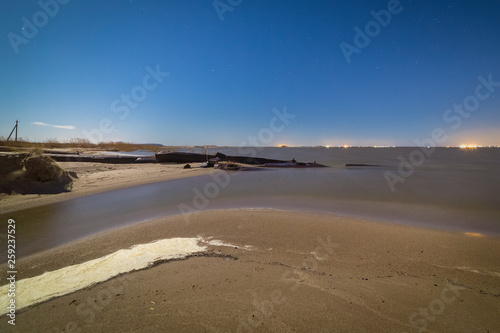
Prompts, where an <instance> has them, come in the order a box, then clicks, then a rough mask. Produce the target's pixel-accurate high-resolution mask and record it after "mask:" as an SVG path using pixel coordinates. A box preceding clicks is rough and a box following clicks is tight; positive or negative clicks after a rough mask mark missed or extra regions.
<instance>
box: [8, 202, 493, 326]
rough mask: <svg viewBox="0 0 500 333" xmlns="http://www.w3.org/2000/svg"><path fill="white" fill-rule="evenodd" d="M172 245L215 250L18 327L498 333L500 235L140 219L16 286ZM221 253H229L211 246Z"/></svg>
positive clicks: (261, 219)
mask: <svg viewBox="0 0 500 333" xmlns="http://www.w3.org/2000/svg"><path fill="white" fill-rule="evenodd" d="M176 237H191V238H194V237H202V238H205V239H208V238H209V237H213V239H217V240H220V241H221V243H218V242H212V243H211V244H208V245H206V246H207V247H206V250H205V254H206V255H205V256H198V257H191V258H189V259H186V260H179V261H170V262H164V263H162V264H160V265H157V266H154V267H152V268H148V269H146V270H141V271H136V272H132V273H127V274H124V275H120V276H118V277H116V278H113V279H111V280H109V281H106V282H103V283H99V284H96V285H94V286H90V287H86V288H84V289H82V290H80V291H77V292H75V293H72V294H69V295H65V296H62V297H58V298H54V299H52V300H50V301H47V302H44V303H41V304H38V305H35V306H32V307H28V308H25V309H24V310H20V311H19V312H18V313H17V317H16V328H17V329H18V330H19V331H40V332H61V331H63V329H65V331H70V332H111V331H117V332H133V331H137V332H158V331H166V332H167V331H172V332H237V331H239V332H310V331H315V332H405V331H406V332H418V331H419V330H420V331H424V329H425V330H427V331H430V332H432V331H436V332H495V331H499V330H500V319H499V316H498V313H499V312H500V270H499V267H500V258H499V257H498V253H500V240H499V239H498V238H492V237H487V236H483V235H480V234H461V233H453V232H447V231H436V230H427V229H420V228H415V227H409V226H401V225H393V224H385V223H374V222H370V221H366V220H360V219H352V218H341V217H335V216H330V215H317V214H307V213H303V212H290V211H276V210H230V211H209V212H202V213H197V214H193V215H191V216H190V218H189V220H186V219H185V218H184V217H182V216H174V217H169V218H163V219H159V220H154V221H149V222H144V223H140V224H137V225H134V226H132V227H125V228H121V229H117V230H113V231H110V232H106V233H103V234H100V235H98V236H95V237H92V238H89V239H86V240H83V241H79V242H75V243H72V244H67V245H65V246H62V247H59V248H56V249H53V250H50V251H46V252H44V253H39V254H36V255H33V256H30V257H27V258H25V259H22V260H21V261H20V262H19V263H18V265H17V268H18V271H19V277H18V278H19V279H23V278H28V277H33V276H38V275H40V274H43V273H44V272H45V271H54V270H57V269H60V268H63V267H66V266H68V265H75V264H80V263H83V262H86V261H89V260H92V259H95V258H99V257H102V256H104V255H108V254H110V253H113V252H116V251H118V250H120V249H124V248H129V247H131V246H133V245H135V244H143V243H147V242H152V241H155V240H158V239H168V238H176ZM224 244H232V245H234V247H228V246H218V245H224ZM211 254H218V256H213V255H211ZM2 271H5V269H4V267H2ZM18 292H22V291H21V290H19V291H18ZM7 319H8V318H7V317H5V316H2V317H0V330H2V331H6V330H7V328H8V324H7Z"/></svg>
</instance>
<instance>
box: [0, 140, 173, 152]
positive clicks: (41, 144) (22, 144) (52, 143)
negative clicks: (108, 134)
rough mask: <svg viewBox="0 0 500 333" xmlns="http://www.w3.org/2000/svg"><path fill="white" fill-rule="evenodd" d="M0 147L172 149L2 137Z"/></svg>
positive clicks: (126, 149) (117, 143)
mask: <svg viewBox="0 0 500 333" xmlns="http://www.w3.org/2000/svg"><path fill="white" fill-rule="evenodd" d="M0 146H4V147H10V148H12V149H13V150H26V149H34V150H43V149H71V148H74V149H93V150H106V151H134V150H139V149H144V150H150V151H158V150H163V149H166V148H169V149H172V148H173V147H165V146H157V145H148V144H136V143H129V142H123V141H117V142H113V141H111V142H99V143H92V142H90V141H89V140H87V139H81V138H73V139H70V140H67V141H63V142H61V141H59V140H57V139H48V140H46V141H44V142H31V141H27V140H24V139H22V138H19V139H18V141H17V142H15V141H12V140H9V141H7V140H5V138H4V137H0Z"/></svg>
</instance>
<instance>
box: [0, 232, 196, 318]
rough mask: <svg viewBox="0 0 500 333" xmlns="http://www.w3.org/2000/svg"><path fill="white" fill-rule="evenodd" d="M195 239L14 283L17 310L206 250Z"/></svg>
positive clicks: (1, 301) (138, 248)
mask: <svg viewBox="0 0 500 333" xmlns="http://www.w3.org/2000/svg"><path fill="white" fill-rule="evenodd" d="M200 241H202V238H201V237H198V238H169V239H162V240H158V241H155V242H152V243H147V244H138V245H134V246H133V247H131V248H129V249H121V250H118V251H116V252H114V253H111V254H109V255H106V256H104V257H101V258H97V259H93V260H90V261H87V262H84V263H81V264H77V265H73V266H68V267H64V268H61V269H58V270H55V271H52V272H45V273H44V274H42V275H38V276H35V277H31V278H28V279H23V280H19V281H16V288H15V290H16V292H15V294H16V295H15V298H14V299H15V305H16V310H19V309H22V308H24V307H27V306H30V305H33V304H37V303H40V302H43V301H46V300H49V299H52V298H54V297H58V296H62V295H66V294H69V293H72V292H74V291H77V290H79V289H83V288H85V287H88V286H90V285H92V284H95V283H98V282H103V281H106V280H109V279H110V278H112V277H114V276H116V275H119V274H122V273H127V272H130V271H133V270H139V269H143V268H146V267H148V266H149V265H150V264H151V263H153V262H155V261H158V260H165V259H177V258H185V257H187V256H188V255H190V254H193V253H196V252H202V251H205V250H206V246H200V245H198V243H199V242H200ZM8 294H9V284H7V285H4V286H2V287H0V315H3V314H5V313H8V311H9V309H8V308H7V306H8V305H9V304H10V300H11V298H10V297H9V295H8Z"/></svg>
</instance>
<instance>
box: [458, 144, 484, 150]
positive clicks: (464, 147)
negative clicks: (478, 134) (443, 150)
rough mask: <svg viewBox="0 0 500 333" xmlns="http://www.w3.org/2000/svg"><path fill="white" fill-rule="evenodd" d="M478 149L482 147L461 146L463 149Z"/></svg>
mask: <svg viewBox="0 0 500 333" xmlns="http://www.w3.org/2000/svg"><path fill="white" fill-rule="evenodd" d="M478 147H481V146H478V145H460V148H461V149H476V148H478Z"/></svg>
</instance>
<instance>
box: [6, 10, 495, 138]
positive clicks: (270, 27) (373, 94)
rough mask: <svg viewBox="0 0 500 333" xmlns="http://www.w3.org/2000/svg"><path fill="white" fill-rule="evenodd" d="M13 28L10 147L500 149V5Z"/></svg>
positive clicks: (89, 18) (65, 20) (71, 20)
mask: <svg viewBox="0 0 500 333" xmlns="http://www.w3.org/2000/svg"><path fill="white" fill-rule="evenodd" d="M0 32H1V36H2V40H1V44H0V73H1V75H0V107H1V112H0V136H4V137H7V136H8V135H9V133H10V131H11V129H12V127H13V126H14V124H15V120H16V119H19V120H20V124H19V126H20V127H19V129H20V132H19V135H20V136H22V137H24V138H26V139H29V140H46V139H51V138H57V139H58V140H61V141H64V140H67V139H70V138H77V137H78V138H88V139H90V140H91V141H127V142H136V143H162V144H165V145H209V144H214V145H233V146H237V145H253V144H258V145H278V144H287V145H290V146H292V145H297V146H300V145H332V146H333V145H344V144H348V145H416V142H417V141H416V140H418V142H422V141H423V140H425V139H429V138H432V136H433V132H434V131H435V130H436V129H440V130H441V131H442V133H443V135H444V136H445V139H443V140H441V142H439V145H442V146H447V145H460V144H480V145H500V2H498V1H494V0H480V1H464V0H463V1H435V0H432V1H431V0H422V1H416V0H414V1H409V0H406V1H405V0H402V1H400V2H398V1H395V0H391V1H386V0H384V1H367V0H353V1H331V0H325V1H322V0H316V1H305V0H304V1H297V0H217V1H212V0H189V1H186V0H182V1H181V0H165V1H160V0H151V1H145V0H126V1H125V0H109V1H97V0H90V1H82V0H71V1H68V0H59V1H56V0H41V1H40V2H38V1H2V2H1V4H0ZM51 125H56V127H54V126H51ZM251 137H253V138H254V139H253V140H251V139H249V138H251Z"/></svg>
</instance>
